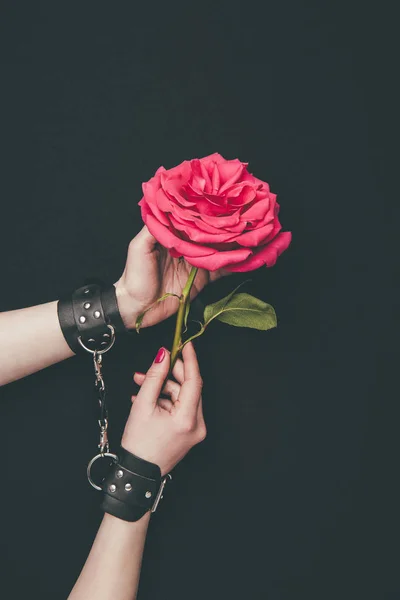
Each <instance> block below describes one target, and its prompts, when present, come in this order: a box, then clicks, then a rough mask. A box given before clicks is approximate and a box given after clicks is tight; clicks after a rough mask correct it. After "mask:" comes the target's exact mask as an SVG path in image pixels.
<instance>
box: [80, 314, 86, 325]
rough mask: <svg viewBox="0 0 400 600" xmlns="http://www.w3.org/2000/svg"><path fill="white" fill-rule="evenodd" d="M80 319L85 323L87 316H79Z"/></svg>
mask: <svg viewBox="0 0 400 600" xmlns="http://www.w3.org/2000/svg"><path fill="white" fill-rule="evenodd" d="M79 321H80V322H81V323H84V322H85V321H86V317H84V316H83V315H82V316H81V317H79Z"/></svg>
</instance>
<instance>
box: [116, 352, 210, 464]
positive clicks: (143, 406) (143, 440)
mask: <svg viewBox="0 0 400 600" xmlns="http://www.w3.org/2000/svg"><path fill="white" fill-rule="evenodd" d="M182 357H183V361H182V360H177V362H176V364H175V367H174V369H173V375H174V377H175V378H176V380H177V382H178V383H176V382H175V381H172V380H168V381H167V382H166V383H165V384H164V381H165V378H166V377H167V375H168V370H169V365H170V354H169V352H168V350H166V349H165V348H161V349H160V350H159V352H158V354H157V356H156V358H155V360H154V362H153V364H152V365H151V367H150V369H149V370H148V371H147V374H146V375H145V374H143V373H135V375H134V380H135V381H136V383H137V384H139V385H140V386H141V388H140V391H139V393H138V394H137V396H133V397H132V402H133V405H132V408H131V412H130V415H129V418H128V421H127V424H126V427H125V431H124V434H123V437H122V442H121V444H122V447H123V448H125V449H126V450H128V451H129V452H132V453H133V454H136V456H139V457H140V458H143V459H145V460H148V461H150V462H152V463H155V464H157V465H158V466H159V467H160V469H161V473H162V475H165V474H166V473H168V472H169V471H171V469H173V467H174V466H175V465H176V464H177V463H178V462H179V461H180V460H181V459H182V458H183V457H184V456H185V454H187V452H189V450H190V448H192V447H193V446H195V445H196V444H198V443H199V442H201V441H202V440H204V438H205V436H206V426H205V423H204V418H203V409H202V398H201V389H202V379H201V376H200V371H199V365H198V362H197V357H196V352H195V350H194V347H193V344H192V343H188V344H187V345H186V346H185V347H184V349H183V352H182ZM161 392H163V394H164V396H168V398H165V397H163V398H160V394H161Z"/></svg>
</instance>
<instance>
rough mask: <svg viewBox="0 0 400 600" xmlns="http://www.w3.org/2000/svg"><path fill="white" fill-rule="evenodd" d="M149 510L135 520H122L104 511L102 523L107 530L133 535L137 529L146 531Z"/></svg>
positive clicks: (149, 514) (149, 515)
mask: <svg viewBox="0 0 400 600" xmlns="http://www.w3.org/2000/svg"><path fill="white" fill-rule="evenodd" d="M150 517H151V512H150V511H147V512H145V513H144V515H143V517H141V518H140V519H138V520H137V521H124V520H123V519H120V518H118V517H115V516H114V515H111V514H110V513H104V516H103V523H104V526H105V527H107V529H109V530H111V529H112V530H113V531H115V532H116V533H118V534H119V535H125V536H129V535H135V534H136V532H137V531H138V529H140V530H144V531H146V530H147V528H148V526H149V523H150Z"/></svg>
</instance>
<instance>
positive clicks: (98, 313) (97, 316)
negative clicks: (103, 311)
mask: <svg viewBox="0 0 400 600" xmlns="http://www.w3.org/2000/svg"><path fill="white" fill-rule="evenodd" d="M93 316H94V318H95V319H98V318H99V317H100V311H99V310H95V311H94V313H93Z"/></svg>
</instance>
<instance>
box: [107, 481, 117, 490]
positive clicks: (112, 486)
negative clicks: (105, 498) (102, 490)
mask: <svg viewBox="0 0 400 600" xmlns="http://www.w3.org/2000/svg"><path fill="white" fill-rule="evenodd" d="M108 489H109V490H110V492H115V490H116V489H117V486H116V485H114V484H113V483H112V484H111V485H110V487H109V488H108Z"/></svg>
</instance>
